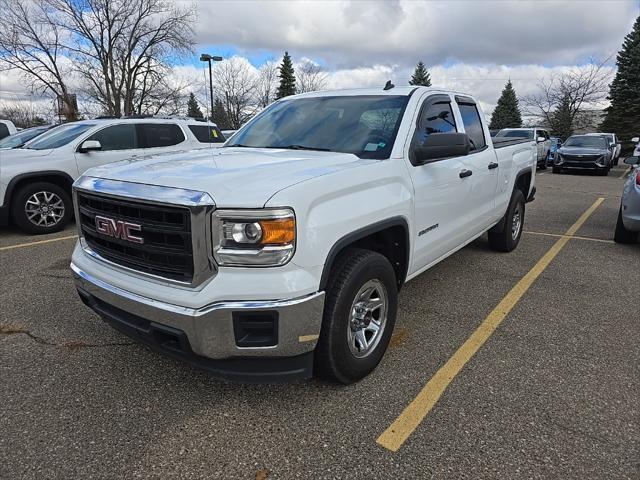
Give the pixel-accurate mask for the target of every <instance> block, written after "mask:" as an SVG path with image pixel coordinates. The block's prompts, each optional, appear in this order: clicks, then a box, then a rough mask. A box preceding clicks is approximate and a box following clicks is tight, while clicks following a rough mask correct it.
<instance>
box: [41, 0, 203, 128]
mask: <svg viewBox="0 0 640 480" xmlns="http://www.w3.org/2000/svg"><path fill="white" fill-rule="evenodd" d="M46 1H48V2H49V3H50V4H51V6H52V8H54V9H55V10H56V11H58V12H60V14H59V15H58V17H59V18H60V24H59V27H60V28H65V29H67V31H68V32H69V33H70V34H71V38H72V42H70V44H69V45H68V47H67V49H68V51H69V52H70V56H71V57H72V58H73V59H74V60H75V64H76V66H77V68H78V70H79V72H80V74H81V75H82V77H83V78H84V79H85V81H86V82H87V84H88V85H89V88H88V91H89V92H90V93H91V94H92V96H94V97H95V98H96V100H97V101H98V102H99V103H101V104H102V106H103V108H104V109H105V111H106V112H107V113H109V114H112V115H121V114H125V115H129V114H132V113H136V105H138V106H139V105H140V104H141V103H144V102H145V101H147V100H148V99H149V97H148V95H147V97H146V99H147V100H145V99H144V97H145V95H146V94H148V90H147V88H146V87H148V86H149V85H150V82H152V81H153V80H156V81H157V80H158V79H160V78H161V76H162V75H163V74H165V73H166V68H165V67H167V65H168V60H169V58H170V57H175V56H179V55H183V54H186V53H190V52H191V49H192V47H193V27H192V25H193V23H194V20H195V11H194V9H193V7H192V6H187V7H179V6H176V5H174V4H173V3H171V2H168V1H165V0H85V1H83V2H81V3H82V7H81V6H80V5H79V3H80V2H78V0H46ZM154 83H155V82H154ZM140 96H142V97H143V98H140Z"/></svg>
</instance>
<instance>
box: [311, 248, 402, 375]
mask: <svg viewBox="0 0 640 480" xmlns="http://www.w3.org/2000/svg"><path fill="white" fill-rule="evenodd" d="M397 308H398V288H397V284H396V276H395V272H394V270H393V267H392V266H391V264H390V263H389V260H387V258H386V257H384V256H382V255H380V254H379V253H376V252H372V251H370V250H363V249H350V250H348V251H346V252H344V253H343V254H342V255H341V256H340V257H339V259H338V260H337V261H336V265H335V266H334V268H333V269H332V273H331V276H330V278H329V283H328V285H327V291H326V301H325V306H324V314H323V320H322V329H321V332H320V338H319V339H318V345H317V347H316V352H315V359H314V368H315V373H316V375H318V376H319V377H320V378H324V379H325V380H330V381H334V382H339V383H343V384H350V383H353V382H356V381H358V380H360V379H361V378H363V377H365V376H366V375H368V374H369V373H370V372H371V371H372V370H373V369H375V368H376V366H377V365H378V363H379V362H380V360H381V359H382V357H383V355H384V352H385V351H386V349H387V345H388V344H389V339H390V338H391V334H392V333H393V327H394V325H395V322H396V312H397Z"/></svg>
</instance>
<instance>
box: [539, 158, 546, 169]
mask: <svg viewBox="0 0 640 480" xmlns="http://www.w3.org/2000/svg"><path fill="white" fill-rule="evenodd" d="M546 169H547V164H546V160H545V163H543V164H542V165H540V170H546Z"/></svg>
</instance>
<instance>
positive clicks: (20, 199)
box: [11, 182, 73, 235]
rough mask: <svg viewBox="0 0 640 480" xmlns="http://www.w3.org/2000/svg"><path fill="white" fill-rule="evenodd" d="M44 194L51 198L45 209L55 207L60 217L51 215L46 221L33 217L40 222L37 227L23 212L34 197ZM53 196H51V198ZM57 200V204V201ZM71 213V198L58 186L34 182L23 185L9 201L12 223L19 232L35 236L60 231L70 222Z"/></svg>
mask: <svg viewBox="0 0 640 480" xmlns="http://www.w3.org/2000/svg"><path fill="white" fill-rule="evenodd" d="M42 193H44V194H46V196H45V198H46V197H50V198H52V201H51V203H50V204H49V206H48V207H47V209H49V208H50V207H51V206H54V205H55V206H56V208H55V212H54V213H55V214H56V215H61V216H60V217H57V216H56V217H54V216H53V213H52V214H50V215H49V217H47V219H46V220H42V217H37V216H36V217H35V219H36V220H42V221H43V222H45V223H43V224H42V225H37V224H36V223H34V222H32V221H31V220H29V217H28V216H27V212H26V211H25V207H26V206H27V202H28V201H29V200H30V199H31V198H32V196H34V195H39V196H41V197H42V195H40V194H42ZM52 195H53V196H52ZM56 197H57V199H59V202H58V201H57V199H56ZM60 205H61V206H62V210H61V209H60ZM72 213H73V203H72V202H71V197H70V196H69V194H68V193H67V192H66V190H65V189H64V188H62V187H59V186H58V185H55V184H53V183H48V182H36V183H30V184H27V185H25V186H24V187H22V188H20V189H19V190H18V191H17V192H16V193H15V195H13V198H12V199H11V218H12V219H13V221H14V223H15V224H16V225H17V226H18V228H20V230H22V231H24V232H27V233H34V234H37V235H40V234H45V233H54V232H58V231H60V230H62V229H63V228H64V227H66V226H67V224H68V223H69V221H70V220H71V217H72Z"/></svg>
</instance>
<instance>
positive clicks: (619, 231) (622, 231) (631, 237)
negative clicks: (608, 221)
mask: <svg viewBox="0 0 640 480" xmlns="http://www.w3.org/2000/svg"><path fill="white" fill-rule="evenodd" d="M613 240H614V241H615V242H616V243H636V242H637V241H638V232H632V231H630V230H627V229H626V228H625V226H624V223H623V222H622V206H620V210H618V221H617V223H616V232H615V234H614V235H613Z"/></svg>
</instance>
